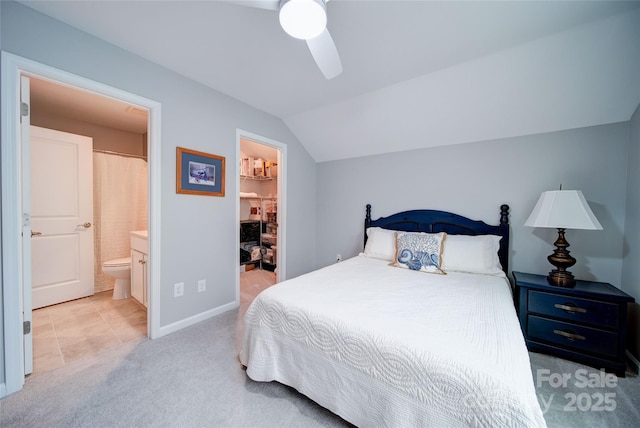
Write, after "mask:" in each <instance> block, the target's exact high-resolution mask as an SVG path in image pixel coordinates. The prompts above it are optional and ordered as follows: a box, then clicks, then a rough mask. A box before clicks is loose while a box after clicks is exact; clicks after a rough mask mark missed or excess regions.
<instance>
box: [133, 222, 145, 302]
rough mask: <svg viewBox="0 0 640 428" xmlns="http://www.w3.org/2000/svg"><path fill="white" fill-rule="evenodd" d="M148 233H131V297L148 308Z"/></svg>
mask: <svg viewBox="0 0 640 428" xmlns="http://www.w3.org/2000/svg"><path fill="white" fill-rule="evenodd" d="M147 242H148V241H147V231H146V230H144V231H136V232H131V295H132V296H133V298H134V299H136V300H137V301H138V302H140V303H142V304H143V305H144V306H147V253H148V245H147Z"/></svg>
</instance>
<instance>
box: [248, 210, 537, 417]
mask: <svg viewBox="0 0 640 428" xmlns="http://www.w3.org/2000/svg"><path fill="white" fill-rule="evenodd" d="M508 211H509V207H508V206H506V205H503V206H501V207H500V221H499V224H498V225H488V224H486V223H484V222H481V221H474V220H470V219H468V218H466V217H463V216H460V215H457V214H453V213H447V212H442V211H434V210H413V211H405V212H401V213H398V214H394V215H391V216H388V217H383V218H379V219H376V220H373V219H372V218H371V206H370V205H367V207H366V216H365V221H364V228H365V246H364V250H363V252H362V253H360V254H359V255H358V256H355V257H352V258H350V259H347V260H345V261H342V262H340V263H335V264H332V265H330V266H327V267H325V268H322V269H319V270H317V271H314V272H310V273H308V274H305V275H301V276H299V277H297V278H293V279H290V280H287V281H283V282H281V283H279V284H276V285H275V286H273V287H270V288H268V289H266V290H265V291H263V292H262V293H260V294H259V295H258V296H257V297H256V299H255V300H254V301H253V303H252V304H251V305H250V307H249V309H248V310H247V312H246V315H245V319H244V335H243V341H242V350H241V352H240V361H241V363H242V365H243V366H244V367H246V373H247V375H248V376H249V377H250V378H251V379H253V380H255V381H265V382H269V381H278V382H280V383H283V384H285V385H289V386H291V387H293V388H295V389H296V390H298V391H299V392H300V393H302V394H304V395H306V396H308V397H309V398H311V399H312V400H314V401H315V402H317V403H318V404H320V405H321V406H323V407H325V408H327V409H329V410H331V411H332V412H334V413H336V414H337V415H339V416H341V417H342V418H343V419H345V420H346V421H348V422H350V423H353V424H355V425H357V426H376V427H379V426H389V427H396V426H443V427H444V426H446V427H457V426H461V427H463V426H485V427H495V426H516V427H519V426H522V427H543V426H545V421H544V418H543V416H542V411H541V409H540V406H539V404H538V401H537V398H536V394H535V389H534V385H533V379H532V374H531V367H530V362H529V356H528V353H527V348H526V346H525V342H524V339H523V336H522V332H521V330H520V326H519V323H518V319H517V316H516V313H515V309H514V305H513V299H512V295H511V286H510V284H509V281H508V279H507V276H506V275H505V272H506V271H507V269H508V255H509V224H508ZM440 238H442V239H440ZM434 240H435V241H438V240H439V247H437V248H436V249H435V250H433V249H432V248H431V247H429V248H430V249H429V250H428V251H427V250H426V248H427V247H424V245H427V244H428V245H432V244H434ZM407 242H409V244H407ZM416 243H417V244H416ZM436 243H437V242H436ZM416 245H417V247H416ZM420 245H423V246H422V247H421V246H420ZM417 248H419V249H424V250H425V251H418V250H417ZM403 250H407V251H409V250H411V251H413V253H412V256H411V257H408V258H405V259H403V254H404V252H403ZM432 250H433V251H435V253H429V251H432ZM411 251H409V252H411ZM438 252H439V256H440V258H438V254H436V253H438ZM426 253H429V256H425V254H426ZM416 254H418V255H416ZM434 254H436V255H434ZM401 259H402V263H401V262H400V260H401Z"/></svg>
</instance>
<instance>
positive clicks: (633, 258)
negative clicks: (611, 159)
mask: <svg viewBox="0 0 640 428" xmlns="http://www.w3.org/2000/svg"><path fill="white" fill-rule="evenodd" d="M628 160H629V164H628V167H627V171H628V176H627V206H626V216H625V218H626V221H625V228H624V232H625V233H624V242H623V245H624V246H623V252H624V259H623V262H622V290H623V291H625V292H626V293H628V294H630V295H631V296H633V297H634V298H635V299H636V301H635V303H632V304H630V305H629V332H630V334H629V343H628V349H629V350H630V351H631V353H632V354H633V355H634V356H635V358H636V359H637V360H640V328H638V326H640V304H639V303H640V263H638V262H639V261H640V191H639V189H640V106H638V108H637V109H636V112H635V113H634V115H633V117H632V118H631V121H630V125H629V155H628Z"/></svg>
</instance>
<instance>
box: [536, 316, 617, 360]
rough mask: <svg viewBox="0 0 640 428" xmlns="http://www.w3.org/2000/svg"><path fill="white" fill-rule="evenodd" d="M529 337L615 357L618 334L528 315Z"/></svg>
mask: <svg viewBox="0 0 640 428" xmlns="http://www.w3.org/2000/svg"><path fill="white" fill-rule="evenodd" d="M527 331H528V333H529V334H528V335H529V337H531V338H533V339H538V340H542V341H545V342H550V343H554V344H557V345H561V346H564V347H566V348H571V349H579V350H582V351H586V352H589V353H591V354H599V355H603V356H607V357H617V356H618V355H617V352H618V334H616V333H612V332H609V331H604V330H599V329H596V328H591V327H586V326H581V325H576V324H571V323H566V322H562V321H556V320H551V319H547V318H541V317H537V316H535V315H529V316H528V317H527Z"/></svg>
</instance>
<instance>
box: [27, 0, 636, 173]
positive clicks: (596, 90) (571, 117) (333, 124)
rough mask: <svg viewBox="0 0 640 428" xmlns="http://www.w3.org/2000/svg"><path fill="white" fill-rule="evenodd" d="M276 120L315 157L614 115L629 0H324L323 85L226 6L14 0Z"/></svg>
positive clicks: (622, 115)
mask: <svg viewBox="0 0 640 428" xmlns="http://www.w3.org/2000/svg"><path fill="white" fill-rule="evenodd" d="M22 3H24V4H25V5H27V6H29V7H32V8H34V9H36V10H38V11H40V12H42V13H45V14H47V15H50V16H52V17H53V18H56V19H58V20H60V21H62V22H65V23H68V24H69V25H72V26H74V27H76V28H79V29H81V30H83V31H85V32H87V33H90V34H93V35H95V36H97V37H99V38H101V39H104V40H106V41H108V42H111V43H113V44H115V45H117V46H120V47H122V48H124V49H126V50H128V51H131V52H133V53H135V54H137V55H139V56H141V57H144V58H147V59H149V60H151V61H153V62H155V63H158V64H161V65H163V66H164V67H166V68H168V69H171V70H173V71H175V72H178V73H180V74H182V75H185V76H187V77H189V78H191V79H193V80H195V81H197V82H200V83H202V84H204V85H206V86H209V87H211V88H214V89H216V90H218V91H220V92H223V93H225V94H227V95H230V96H232V97H234V98H237V99H239V100H241V101H244V102H246V103H247V104H250V105H252V106H254V107H256V108H259V109H261V110H264V111H266V112H268V113H271V114H273V115H275V116H277V117H280V118H282V119H283V120H284V122H285V123H286V124H287V125H288V126H289V128H290V129H291V130H292V132H293V133H294V134H295V135H296V137H297V138H298V139H299V140H300V142H301V143H302V144H303V145H304V146H305V147H306V149H307V150H308V151H309V153H310V154H311V155H312V156H313V158H314V159H315V160H316V161H318V162H321V161H327V160H335V159H343V158H349V157H356V156H364V155H372V154H379V153H386V152H391V151H399V150H409V149H414V148H421V147H432V146H438V145H446V144H459V143H466V142H473V141H482V140H487V139H495V138H504V137H511V136H517V135H528V134H535V133H540V132H549V131H556V130H562V129H571V128H576V127H582V126H591V125H599V124H603V123H613V122H619V121H625V120H628V119H629V118H630V116H631V114H632V113H633V111H634V110H635V108H636V107H637V105H638V103H640V84H639V81H640V78H639V77H638V76H640V43H638V40H640V2H638V1H620V2H618V1H584V2H583V1H496V2H488V1H446V2H445V1H438V2H436V1H356V0H351V1H349V0H331V1H330V2H329V4H328V5H327V9H328V29H329V31H330V32H331V35H332V36H333V39H334V41H335V43H336V46H337V48H338V51H339V53H340V56H341V59H342V63H343V68H344V72H343V73H342V74H341V75H340V76H338V77H336V78H335V79H332V80H326V79H325V78H324V77H323V76H322V74H321V73H320V71H319V70H318V69H317V67H316V65H315V63H314V61H313V59H312V57H311V55H310V53H309V51H308V49H307V47H306V44H305V42H304V41H300V40H296V39H293V38H291V37H289V36H287V35H286V34H285V33H284V32H283V31H282V30H281V28H280V26H279V23H278V17H277V14H276V13H275V12H272V11H268V10H264V9H258V8H251V7H246V6H242V5H237V4H235V3H238V2H237V1H236V2H234V3H232V2H224V1H101V0H93V1H22Z"/></svg>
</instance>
